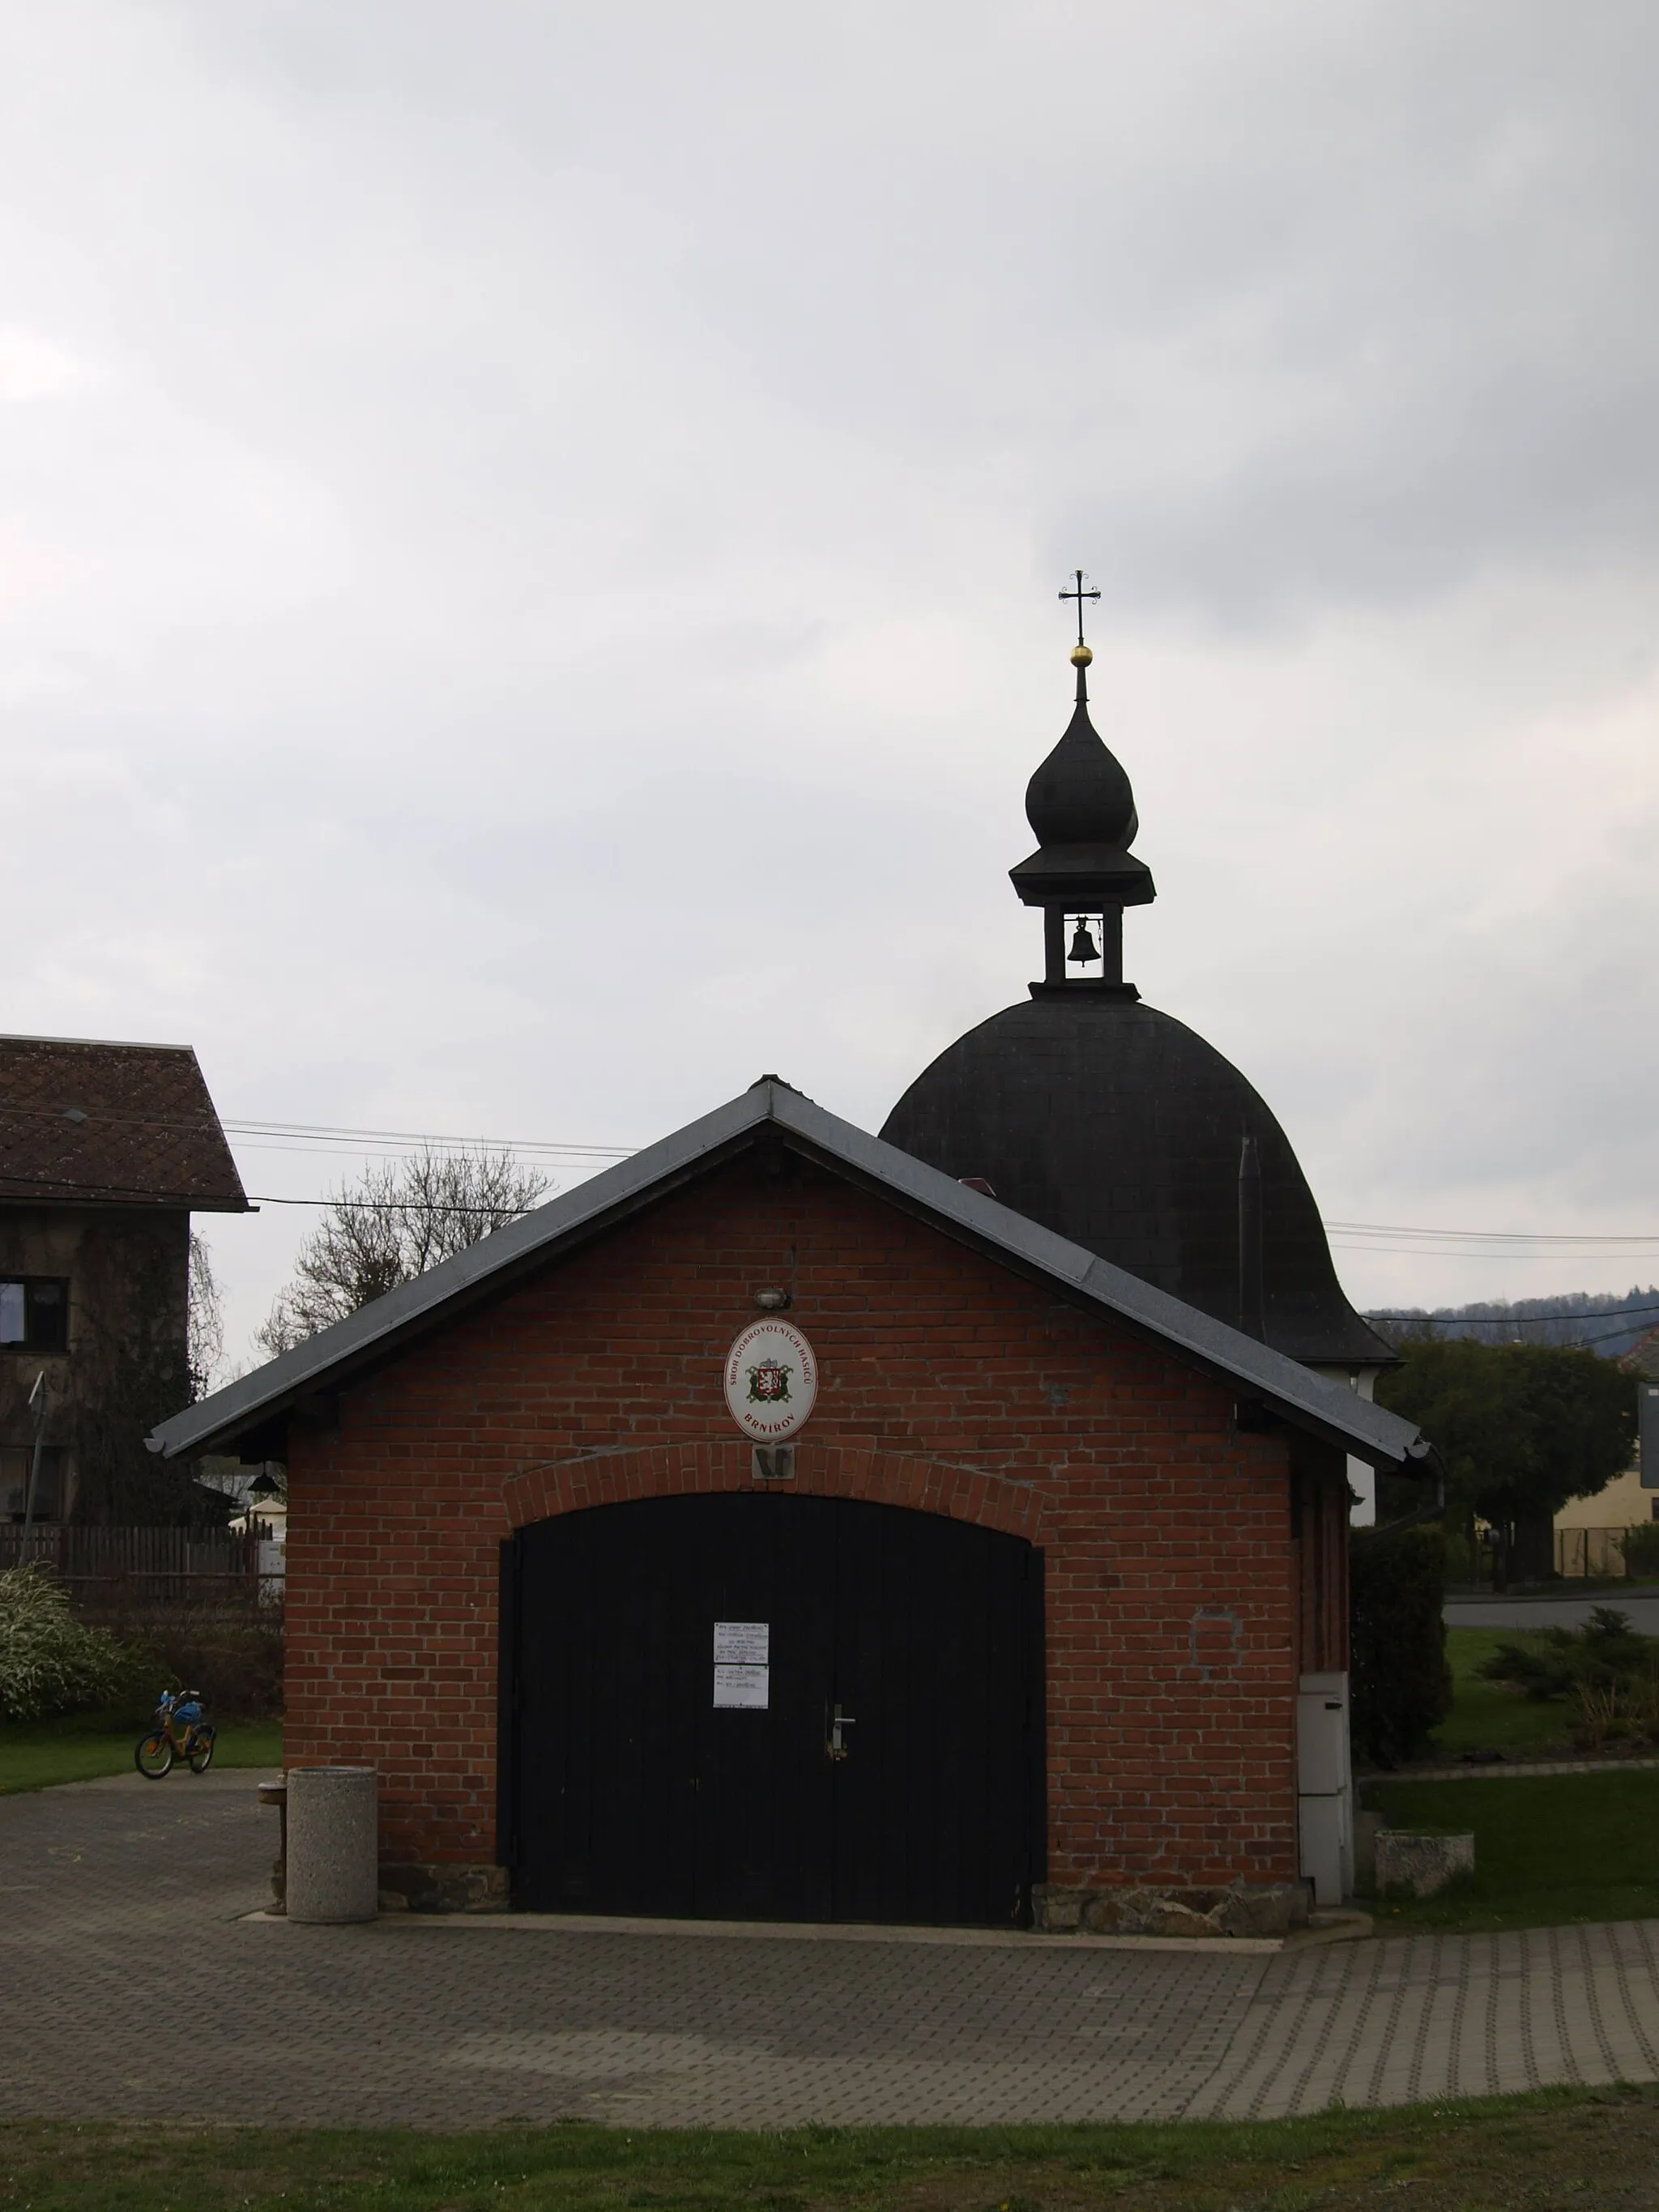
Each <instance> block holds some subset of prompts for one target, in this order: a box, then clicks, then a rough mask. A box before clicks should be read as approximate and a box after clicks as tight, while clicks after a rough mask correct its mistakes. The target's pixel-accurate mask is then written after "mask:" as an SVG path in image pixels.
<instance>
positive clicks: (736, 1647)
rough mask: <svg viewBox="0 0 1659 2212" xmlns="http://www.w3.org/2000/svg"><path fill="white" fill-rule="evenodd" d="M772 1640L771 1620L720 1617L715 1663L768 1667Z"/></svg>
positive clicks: (715, 1641)
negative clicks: (723, 1618) (725, 1618)
mask: <svg viewBox="0 0 1659 2212" xmlns="http://www.w3.org/2000/svg"><path fill="white" fill-rule="evenodd" d="M771 1643H772V1624H771V1622H770V1621H769V1620H717V1621H716V1622H715V1623H714V1664H715V1665H716V1666H717V1667H764V1666H765V1665H766V1663H767V1662H768V1661H769V1659H770V1658H771V1656H772V1652H771Z"/></svg>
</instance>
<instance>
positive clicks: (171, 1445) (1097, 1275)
mask: <svg viewBox="0 0 1659 2212" xmlns="http://www.w3.org/2000/svg"><path fill="white" fill-rule="evenodd" d="M763 1121H775V1122H776V1123H777V1125H778V1126H779V1127H781V1128H782V1129H785V1130H787V1131H792V1132H793V1133H794V1134H796V1135H797V1136H799V1137H801V1138H802V1139H805V1141H806V1142H807V1143H809V1144H811V1145H812V1146H814V1147H815V1148H817V1149H818V1150H820V1151H822V1152H824V1153H826V1154H827V1155H829V1157H830V1158H834V1159H839V1160H841V1161H842V1163H843V1164H845V1165H847V1166H848V1167H850V1168H853V1169H854V1170H857V1171H859V1172H860V1173H861V1174H863V1175H866V1176H869V1177H870V1178H871V1179H872V1181H873V1182H878V1183H879V1184H881V1185H883V1186H884V1187H885V1188H889V1189H890V1190H893V1191H895V1192H896V1193H898V1194H902V1195H904V1196H906V1197H908V1198H910V1199H912V1200H915V1201H916V1202H917V1203H918V1204H920V1205H921V1206H924V1207H925V1208H926V1209H927V1211H928V1212H931V1213H932V1214H933V1215H934V1216H935V1217H937V1218H941V1219H943V1220H945V1221H947V1222H951V1223H953V1224H954V1225H956V1226H957V1227H958V1228H960V1229H962V1230H963V1231H966V1232H967V1233H968V1234H969V1235H970V1236H972V1237H974V1238H975V1241H976V1242H978V1243H983V1244H986V1245H989V1246H991V1247H992V1248H994V1249H1000V1250H1001V1251H1003V1252H1006V1254H1007V1255H1009V1256H1010V1257H1011V1258H1014V1259H1017V1260H1019V1261H1023V1262H1024V1264H1025V1265H1027V1266H1030V1267H1034V1268H1036V1270H1037V1271H1038V1272H1039V1273H1044V1274H1047V1275H1048V1276H1050V1277H1052V1278H1053V1279H1055V1280H1057V1281H1060V1282H1064V1283H1066V1284H1067V1285H1070V1287H1072V1288H1073V1290H1075V1291H1080V1292H1081V1293H1082V1294H1083V1295H1084V1296H1085V1297H1087V1298H1088V1299H1090V1300H1091V1302H1092V1303H1093V1304H1097V1305H1099V1306H1101V1307H1103V1309H1105V1310H1107V1311H1108V1312H1109V1313H1111V1314H1113V1315H1114V1316H1115V1317H1117V1318H1118V1319H1120V1320H1121V1321H1124V1322H1127V1323H1128V1324H1129V1325H1130V1326H1132V1327H1133V1328H1138V1329H1139V1330H1141V1331H1143V1332H1145V1333H1146V1334H1151V1335H1152V1336H1155V1337H1157V1338H1158V1340H1160V1341H1162V1342H1164V1343H1165V1344H1168V1345H1169V1346H1171V1347H1172V1348H1173V1349H1175V1350H1176V1351H1177V1352H1186V1353H1188V1355H1189V1356H1190V1357H1192V1358H1194V1359H1196V1360H1197V1361H1198V1363H1199V1364H1200V1365H1202V1366H1204V1367H1206V1368H1208V1369H1211V1370H1218V1371H1219V1372H1221V1373H1223V1374H1225V1375H1226V1376H1230V1377H1231V1379H1232V1380H1234V1381H1236V1382H1238V1383H1243V1384H1245V1385H1246V1386H1247V1388H1249V1389H1250V1390H1251V1391H1252V1392H1253V1393H1255V1394H1258V1395H1261V1396H1262V1397H1264V1398H1266V1399H1267V1400H1269V1401H1272V1402H1273V1404H1274V1405H1275V1406H1277V1407H1280V1408H1281V1409H1283V1410H1285V1411H1287V1412H1290V1413H1292V1414H1294V1413H1301V1414H1302V1415H1303V1416H1304V1418H1305V1419H1308V1420H1310V1422H1311V1423H1312V1424H1313V1425H1315V1426H1316V1428H1318V1429H1319V1430H1320V1431H1321V1432H1322V1433H1326V1434H1331V1433H1334V1435H1335V1436H1336V1437H1340V1439H1341V1440H1342V1441H1344V1442H1345V1443H1347V1444H1348V1445H1349V1446H1350V1448H1351V1449H1353V1450H1354V1452H1355V1455H1356V1456H1357V1457H1361V1458H1365V1459H1368V1460H1370V1461H1372V1462H1374V1463H1382V1464H1385V1465H1389V1466H1394V1465H1398V1464H1400V1463H1401V1462H1403V1461H1405V1460H1406V1459H1407V1458H1408V1457H1409V1456H1410V1455H1411V1453H1412V1448H1413V1444H1414V1443H1416V1442H1417V1439H1418V1431H1416V1429H1415V1428H1413V1425H1411V1423H1409V1422H1407V1421H1403V1420H1401V1419H1399V1417H1398V1416H1397V1415H1395V1414H1393V1413H1387V1412H1385V1411H1384V1410H1383V1408H1382V1407H1378V1406H1373V1405H1371V1404H1370V1403H1369V1402H1368V1401H1366V1400H1364V1399H1362V1398H1360V1397H1358V1395H1356V1394H1355V1393H1353V1392H1352V1391H1350V1390H1346V1389H1343V1388H1342V1387H1341V1385H1340V1384H1339V1383H1328V1382H1326V1381H1325V1380H1324V1379H1323V1378H1322V1377H1321V1376H1316V1375H1315V1374H1313V1373H1312V1371H1311V1370H1310V1369H1308V1368H1306V1367H1304V1366H1303V1365H1301V1364H1300V1363H1299V1362H1298V1361H1297V1360H1294V1359H1291V1358H1286V1356H1285V1354H1284V1353H1282V1352H1274V1351H1273V1350H1272V1349H1271V1348H1270V1347H1269V1346H1267V1345H1265V1344H1261V1343H1260V1342H1258V1341H1257V1340H1256V1339H1255V1338H1254V1337H1249V1336H1245V1335H1243V1334H1241V1333H1240V1331H1238V1330H1237V1329H1234V1328H1229V1327H1228V1326H1227V1325H1226V1324H1225V1322H1218V1321H1214V1320H1212V1318H1211V1317H1210V1316H1208V1315H1207V1314H1203V1313H1200V1312H1199V1311H1198V1310H1196V1309H1195V1308H1194V1307H1192V1306H1188V1305H1185V1304H1182V1301H1181V1300H1180V1299H1178V1298H1175V1297H1170V1295H1169V1293H1168V1292H1167V1291H1159V1290H1156V1289H1154V1288H1153V1286H1152V1285H1151V1284H1149V1283H1144V1282H1142V1281H1141V1279H1140V1278H1139V1276H1138V1275H1131V1274H1129V1273H1127V1271H1126V1270H1125V1269H1123V1268H1121V1267H1114V1266H1113V1265H1112V1264H1111V1262H1110V1261H1107V1260H1103V1259H1102V1258H1101V1257H1100V1256H1099V1255H1098V1254H1097V1253H1093V1252H1090V1251H1088V1250H1086V1249H1085V1248H1084V1247H1083V1246H1082V1245H1080V1244H1074V1243H1072V1242H1071V1240H1070V1239H1069V1238H1067V1237H1060V1236H1058V1235H1056V1233H1055V1232H1054V1231H1053V1230H1050V1229H1045V1228H1044V1227H1043V1226H1042V1224H1041V1223H1040V1222H1036V1221H1032V1220H1030V1218H1028V1217H1027V1216H1025V1215H1024V1214H1022V1213H1017V1212H1014V1210H1013V1208H1012V1206H1004V1205H1003V1204H1002V1203H1001V1201H1000V1200H997V1199H994V1198H987V1197H986V1196H985V1195H984V1194H983V1193H981V1192H979V1191H975V1190H970V1189H969V1188H967V1186H966V1185H965V1184H963V1183H959V1182H956V1181H955V1180H954V1178H953V1177H951V1176H947V1175H945V1174H943V1173H942V1172H941V1171H940V1170H939V1169H937V1168H933V1167H929V1166H927V1164H926V1163H925V1162H924V1161H921V1160H919V1159H916V1158H914V1157H913V1156H912V1155H911V1154H910V1153H908V1152H902V1151H900V1149H899V1148H898V1147H897V1146H896V1145H890V1144H887V1143H885V1142H884V1140H883V1139H881V1138H879V1137H874V1136H872V1135H871V1134H870V1133H868V1131H866V1130H864V1129H860V1128H859V1127H856V1126H855V1125H854V1123H852V1122H850V1121H842V1119H841V1118H840V1116H839V1115H835V1114H831V1113H829V1111H828V1110H827V1109H825V1108H823V1107H822V1106H819V1105H817V1104H815V1103H814V1102H813V1101H812V1100H811V1099H810V1098H807V1097H805V1096H804V1095H803V1094H802V1093H801V1092H800V1091H793V1090H791V1089H790V1088H789V1086H788V1085H787V1084H782V1083H770V1082H767V1083H759V1084H757V1085H754V1086H752V1087H751V1088H750V1090H748V1091H744V1092H742V1093H740V1094H739V1096H738V1097H736V1098H733V1099H730V1100H728V1101H727V1103H726V1104H725V1105H723V1106H718V1107H716V1108H715V1109H714V1110H713V1112H712V1113H708V1114H705V1115H702V1116H701V1117H700V1119H698V1120H697V1121H690V1122H688V1123H687V1124H686V1125H685V1127H684V1128H682V1129H679V1130H677V1131H675V1132H674V1133H673V1134H672V1135H671V1136H668V1137H665V1138H663V1139H661V1140H660V1141H659V1143H657V1144H655V1145H651V1146H647V1147H646V1149H645V1150H644V1151H642V1152H635V1154H634V1156H633V1157H632V1158H631V1159H627V1160H623V1161H620V1162H619V1163H618V1164H617V1165H616V1166H615V1167H612V1168H607V1169H605V1170H603V1171H602V1172H601V1173H600V1174H599V1175H596V1176H592V1177H590V1178H589V1180H588V1181H587V1182H584V1183H580V1184H578V1185H577V1187H576V1188H575V1189H574V1190H573V1191H571V1192H569V1193H568V1194H566V1195H565V1196H563V1197H562V1198H555V1199H550V1200H549V1201H548V1203H547V1204H546V1205H545V1206H538V1207H537V1208H536V1209H535V1210H534V1211H533V1212H530V1213H526V1214H524V1215H522V1216H520V1218H519V1219H518V1220H517V1221H514V1222H511V1223H509V1224H508V1225H507V1227H506V1228H505V1229H499V1230H497V1231H495V1234H494V1235H493V1236H490V1237H483V1238H481V1239H480V1240H479V1242H478V1243H477V1244H473V1245H470V1246H469V1247H468V1248H467V1249H466V1250H465V1252H460V1253H458V1254H457V1255H455V1257H454V1258H453V1260H447V1261H444V1262H443V1263H442V1264H441V1266H439V1267H434V1268H433V1269H432V1270H431V1271H430V1272H429V1273H427V1274H424V1275H422V1276H420V1277H418V1278H417V1279H416V1280H415V1281H414V1282H412V1283H404V1284H401V1285H399V1286H398V1289H397V1290H395V1291H388V1292H387V1293H386V1296H385V1297H381V1298H377V1299H375V1300H374V1303H373V1304H370V1305H368V1306H365V1307H363V1308H362V1310H361V1311H359V1312H357V1313H355V1314H352V1315H350V1316H349V1317H348V1318H347V1319H346V1320H344V1321H343V1322H337V1323H336V1324H335V1325H334V1327H333V1328H328V1329H325V1330H323V1331H322V1332H321V1334H319V1335H317V1336H314V1337H312V1338H309V1339H308V1340H307V1342H306V1343H304V1344H302V1345H298V1346H295V1349H294V1350H293V1351H292V1352H283V1354H282V1355H281V1356H280V1357H279V1358H276V1359H275V1360H272V1361H270V1363H268V1364H267V1365H265V1366H264V1367H261V1368H256V1369H255V1370H254V1371H253V1373H252V1375H247V1376H242V1377H240V1379H239V1380H238V1381H237V1382H235V1383H230V1384H228V1385H227V1387H226V1388H225V1389H222V1390H220V1391H216V1392H215V1393H214V1395H212V1396H211V1397H210V1398H204V1399H203V1400H202V1401H200V1402H199V1403H198V1404H197V1405H194V1406H191V1407H186V1408H185V1411H184V1412H183V1413H175V1414H173V1417H172V1418H171V1419H169V1420H166V1421H163V1422H161V1424H160V1425H159V1426H158V1427H157V1428H156V1429H155V1431H154V1432H153V1433H152V1434H151V1435H150V1437H148V1438H147V1439H146V1441H147V1442H148V1443H149V1449H151V1450H152V1451H159V1452H161V1453H163V1454H164V1455H166V1456H167V1458H169V1459H172V1458H176V1457H177V1456H178V1455H179V1453H181V1452H185V1451H191V1450H201V1449H205V1448H206V1447H207V1446H208V1445H210V1444H211V1443H216V1442H218V1441H221V1440H224V1439H227V1438H228V1437H230V1436H232V1435H234V1434H235V1433H237V1432H239V1431H243V1430H246V1429H248V1428H251V1427H252V1426H253V1425H255V1422H256V1421H257V1420H258V1419H260V1418H264V1419H269V1418H270V1417H271V1416H272V1415H273V1414H274V1413H277V1412H280V1411H282V1410H283V1408H284V1407H285V1406H287V1405H289V1404H291V1403H292V1402H293V1401H295V1399H296V1398H299V1397H301V1396H303V1395H306V1394H307V1389H308V1388H312V1387H315V1386H317V1385H318V1384H319V1383H321V1382H322V1380H323V1378H324V1377H325V1376H326V1375H327V1374H328V1373H329V1372H330V1371H331V1370H333V1369H335V1368H337V1367H339V1366H341V1365H343V1364H347V1363H350V1364H359V1363H361V1361H362V1359H364V1358H368V1357H370V1356H372V1355H373V1354H374V1352H376V1351H378V1350H380V1349H382V1348H384V1347H386V1346H388V1345H390V1344H391V1343H392V1341H393V1340H396V1338H397V1337H398V1336H399V1335H400V1334H403V1333H404V1331H405V1330H407V1329H409V1328H411V1327H412V1326H413V1325H415V1324H416V1323H417V1322H420V1321H421V1320H422V1319H423V1318H424V1317H426V1316H428V1315H429V1314H431V1313H432V1312H433V1311H435V1310H436V1309H437V1308H439V1307H441V1306H442V1305H443V1304H446V1303H447V1301H448V1300H449V1299H450V1298H452V1297H455V1296H456V1295H457V1294H458V1293H459V1292H461V1291H465V1290H468V1289H471V1288H472V1287H473V1286H474V1285H477V1284H479V1283H482V1282H484V1281H486V1280H488V1279H489V1277H490V1276H492V1275H495V1274H497V1273H501V1271H502V1270H504V1269H505V1268H507V1267H511V1266H512V1265H513V1263H514V1262H515V1261H524V1260H526V1259H528V1258H530V1257H531V1256H532V1255H534V1254H535V1253H537V1252H538V1251H540V1250H542V1249H546V1248H550V1247H553V1246H556V1244H557V1243H558V1242H559V1241H560V1240H561V1239H562V1238H563V1237H568V1236H569V1235H572V1234H574V1232H575V1231H578V1230H580V1229H582V1228H584V1227H585V1226H586V1225H588V1224H590V1223H592V1222H593V1221H595V1220H597V1219H599V1218H600V1217H602V1216H603V1215H604V1214H605V1213H607V1212H611V1211H612V1210H614V1209H615V1208H617V1206H623V1205H626V1204H627V1202H628V1201H629V1200H630V1199H635V1198H639V1197H641V1196H643V1195H644V1194H647V1192H648V1191H649V1190H650V1189H651V1188H652V1187H653V1185H654V1184H657V1183H659V1182H664V1181H666V1180H667V1179H669V1178H670V1177H671V1176H678V1175H679V1174H682V1173H684V1171H685V1170H687V1169H689V1168H691V1167H694V1166H695V1165H696V1163H697V1161H698V1160H699V1159H701V1158H705V1157H706V1156H707V1155H708V1154H709V1153H710V1152H716V1151H718V1150H719V1149H720V1147H721V1146H725V1145H727V1144H729V1143H731V1142H732V1139H734V1138H736V1137H738V1136H741V1135H743V1134H744V1133H745V1132H746V1131H748V1130H750V1129H751V1128H754V1127H757V1126H758V1125H759V1124H760V1123H761V1122H763Z"/></svg>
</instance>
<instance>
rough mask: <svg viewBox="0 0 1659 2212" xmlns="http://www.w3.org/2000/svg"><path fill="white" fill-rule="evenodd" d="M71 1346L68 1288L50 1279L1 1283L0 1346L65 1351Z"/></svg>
mask: <svg viewBox="0 0 1659 2212" xmlns="http://www.w3.org/2000/svg"><path fill="white" fill-rule="evenodd" d="M68 1343H69V1285H68V1284H67V1283H64V1282H57V1281H54V1280H53V1279H52V1278H51V1277H50V1276H42V1275H26V1276H23V1277H21V1279H20V1278H18V1277H17V1276H12V1277H11V1278H9V1279H4V1280H0V1347H3V1346H11V1347H12V1348H13V1349H14V1350H16V1351H21V1352H62V1351H63V1350H64V1348H65V1346H67V1345H68Z"/></svg>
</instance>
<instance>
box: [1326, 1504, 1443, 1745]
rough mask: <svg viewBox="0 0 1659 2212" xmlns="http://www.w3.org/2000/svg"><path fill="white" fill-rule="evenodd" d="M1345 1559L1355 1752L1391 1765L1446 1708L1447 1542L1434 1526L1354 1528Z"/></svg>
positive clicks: (1439, 1719) (1424, 1735) (1417, 1742)
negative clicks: (1444, 1614) (1379, 1529)
mask: <svg viewBox="0 0 1659 2212" xmlns="http://www.w3.org/2000/svg"><path fill="white" fill-rule="evenodd" d="M1349 1562H1350V1579H1349V1593H1350V1595H1349V1604H1350V1632H1351V1637H1352V1656H1351V1659H1350V1662H1349V1663H1350V1667H1351V1670H1352V1671H1351V1674H1350V1681H1349V1687H1350V1692H1351V1695H1352V1707H1353V1711H1352V1722H1353V1741H1354V1747H1355V1748H1356V1750H1358V1751H1359V1752H1361V1753H1364V1755H1365V1756H1366V1757H1367V1758H1369V1759H1371V1760H1372V1761H1373V1763H1374V1764H1375V1765H1378V1766H1382V1767H1391V1766H1397V1765H1399V1764H1400V1762H1401V1759H1410V1758H1412V1757H1413V1754H1414V1753H1417V1752H1419V1751H1421V1750H1422V1749H1423V1747H1424V1746H1425V1744H1426V1743H1427V1741H1428V1738H1429V1733H1430V1730H1431V1729H1434V1728H1437V1726H1438V1725H1439V1723H1441V1722H1442V1721H1443V1720H1444V1719H1445V1717H1446V1716H1447V1714H1448V1713H1449V1711H1451V1702H1452V1676H1451V1667H1450V1664H1449V1662H1448V1660H1447V1657H1446V1628H1445V1622H1444V1620H1443V1617H1442V1607H1443V1603H1444V1595H1445V1579H1446V1546H1445V1539H1444V1538H1443V1535H1442V1534H1441V1532H1440V1530H1439V1529H1438V1528H1436V1527H1435V1526H1434V1525H1433V1524H1432V1523H1419V1526H1418V1527H1416V1528H1399V1529H1395V1530H1393V1531H1392V1532H1388V1531H1385V1532H1383V1534H1373V1533H1371V1532H1370V1531H1367V1530H1365V1529H1363V1528H1362V1529H1358V1530H1356V1531H1355V1533H1354V1534H1353V1535H1352V1537H1351V1539H1350V1540H1349Z"/></svg>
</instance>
